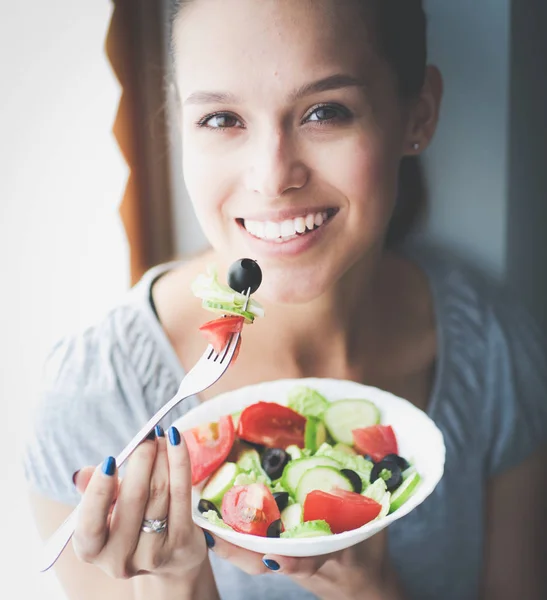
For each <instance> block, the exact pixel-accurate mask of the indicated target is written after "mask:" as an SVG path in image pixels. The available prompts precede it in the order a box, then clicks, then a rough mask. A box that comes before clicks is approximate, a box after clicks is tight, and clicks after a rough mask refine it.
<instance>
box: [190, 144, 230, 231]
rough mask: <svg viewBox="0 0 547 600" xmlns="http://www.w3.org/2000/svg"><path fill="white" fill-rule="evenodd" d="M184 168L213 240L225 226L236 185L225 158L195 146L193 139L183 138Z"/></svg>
mask: <svg viewBox="0 0 547 600" xmlns="http://www.w3.org/2000/svg"><path fill="white" fill-rule="evenodd" d="M185 148H186V149H187V150H186V151H185ZM182 167H183V176H184V183H185V186H186V189H187V191H188V195H189V197H190V200H191V202H192V205H193V207H194V211H195V213H196V216H197V218H198V221H199V222H200V225H201V227H202V229H203V231H204V233H205V234H206V236H207V237H209V239H211V241H213V242H214V239H215V238H216V237H217V236H218V235H219V234H220V231H221V228H222V219H221V217H222V210H223V206H224V202H225V200H226V199H227V198H228V197H229V196H230V194H231V190H232V188H233V182H232V180H231V178H230V176H229V173H230V170H229V169H226V165H225V159H223V158H222V157H216V156H215V154H214V153H208V152H206V151H201V150H199V149H196V147H195V145H193V144H192V142H191V140H188V143H185V142H184V138H183V161H182Z"/></svg>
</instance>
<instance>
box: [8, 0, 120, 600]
mask: <svg viewBox="0 0 547 600" xmlns="http://www.w3.org/2000/svg"><path fill="white" fill-rule="evenodd" d="M110 13H111V3H110V2H109V1H108V0H93V1H92V0H87V2H74V0H49V1H48V2H43V1H41V0H32V1H30V2H29V1H26V2H7V1H5V0H2V1H1V7H0V46H1V47H0V73H1V74H2V79H1V81H2V84H1V90H2V91H1V93H0V273H1V276H2V280H1V283H0V293H1V296H0V308H1V310H0V332H1V335H0V365H1V367H0V399H1V404H0V406H1V408H2V411H3V412H2V425H3V427H2V430H3V431H2V435H0V457H1V459H0V460H1V463H2V467H1V469H0V514H1V515H2V531H1V534H0V586H1V588H0V589H1V591H0V596H1V597H3V598H4V597H5V598H8V597H9V598H17V599H19V598H40V600H54V599H55V600H61V599H62V598H63V595H62V593H61V591H60V589H59V587H58V584H57V582H56V579H55V577H54V576H53V574H52V573H47V574H45V575H38V574H37V573H36V571H35V570H33V568H34V565H32V564H31V562H30V561H31V559H32V558H33V557H35V556H36V552H37V551H38V548H39V540H38V536H37V534H36V532H35V530H34V527H33V525H32V523H31V521H30V519H29V514H28V512H27V511H28V507H27V503H26V496H25V494H24V488H23V480H22V475H21V472H20V465H19V458H20V457H19V451H20V449H21V441H22V435H21V432H23V431H24V428H25V425H26V422H27V420H28V418H29V416H30V414H31V411H32V408H33V403H34V401H35V399H36V395H37V393H38V386H39V377H40V371H41V366H42V363H43V360H44V357H45V354H46V352H47V351H48V350H49V348H50V347H51V345H52V344H53V342H54V340H55V339H57V338H58V337H59V336H61V335H62V334H63V333H65V332H67V331H70V330H73V329H76V328H80V327H83V326H84V325H85V324H86V323H89V322H90V321H92V320H94V319H95V318H97V317H98V316H99V315H100V314H101V313H102V312H103V311H105V310H106V309H107V307H108V306H110V304H112V303H113V302H114V301H115V300H116V299H117V298H118V297H119V296H120V295H121V294H123V293H124V291H125V290H126V289H127V287H128V285H129V265H128V256H127V248H126V242H125V237H124V234H123V230H122V227H121V224H120V220H119V219H118V216H117V207H118V203H119V200H120V198H121V196H122V190H123V187H124V183H125V179H126V177H127V169H126V167H125V165H124V163H123V162H122V159H121V157H120V155H119V153H118V149H117V145H116V142H115V140H114V139H113V137H112V135H111V131H110V130H111V125H112V122H113V120H114V116H115V111H116V107H117V102H118V97H119V86H118V84H117V82H116V80H115V78H114V76H113V74H112V72H111V70H110V67H109V64H108V62H107V60H106V58H105V57H104V56H103V53H102V50H103V45H104V38H105V34H106V28H107V25H108V23H109V21H110Z"/></svg>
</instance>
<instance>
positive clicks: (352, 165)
mask: <svg viewBox="0 0 547 600" xmlns="http://www.w3.org/2000/svg"><path fill="white" fill-rule="evenodd" d="M396 149H397V146H396V144H395V143H393V144H390V143H389V142H388V141H386V140H382V139H374V138H371V137H367V138H362V139H357V140H353V141H352V143H347V144H345V145H344V146H342V147H340V148H339V149H338V151H337V152H335V151H332V150H331V152H329V156H328V158H326V159H325V161H324V164H323V165H322V172H323V173H325V174H326V173H328V174H329V183H330V185H331V186H333V187H335V188H336V189H337V190H339V192H340V193H341V194H342V195H343V196H345V198H346V199H347V202H348V208H349V211H350V214H351V222H352V223H354V224H355V225H356V226H357V225H359V227H360V228H361V230H363V226H364V227H365V229H370V228H371V227H372V228H374V229H376V227H382V226H384V225H385V223H386V222H387V221H388V220H389V218H390V216H391V213H392V211H393V206H394V203H395V197H396V193H397V186H396V182H397V173H398V168H399V160H400V157H399V155H398V153H397V150H396ZM327 161H328V162H327ZM327 165H328V166H327ZM320 172H321V171H320Z"/></svg>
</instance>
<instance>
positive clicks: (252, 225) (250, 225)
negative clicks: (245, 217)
mask: <svg viewBox="0 0 547 600" xmlns="http://www.w3.org/2000/svg"><path fill="white" fill-rule="evenodd" d="M257 225H258V223H257V222H256V221H245V229H246V230H247V231H248V232H249V233H252V234H253V235H256V228H257Z"/></svg>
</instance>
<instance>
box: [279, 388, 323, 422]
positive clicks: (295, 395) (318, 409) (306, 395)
mask: <svg viewBox="0 0 547 600" xmlns="http://www.w3.org/2000/svg"><path fill="white" fill-rule="evenodd" d="M287 405H288V407H289V408H292V409H293V410H294V411H296V412H297V413H300V414H301V415H304V416H305V417H318V418H320V417H321V416H322V415H323V413H324V412H325V410H326V409H327V408H328V406H329V401H328V400H327V399H326V398H325V397H324V396H322V395H321V394H320V393H319V392H318V391H317V390H314V389H312V388H309V387H307V386H304V385H297V386H295V387H293V388H292V389H291V390H290V391H289V394H288V399H287Z"/></svg>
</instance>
